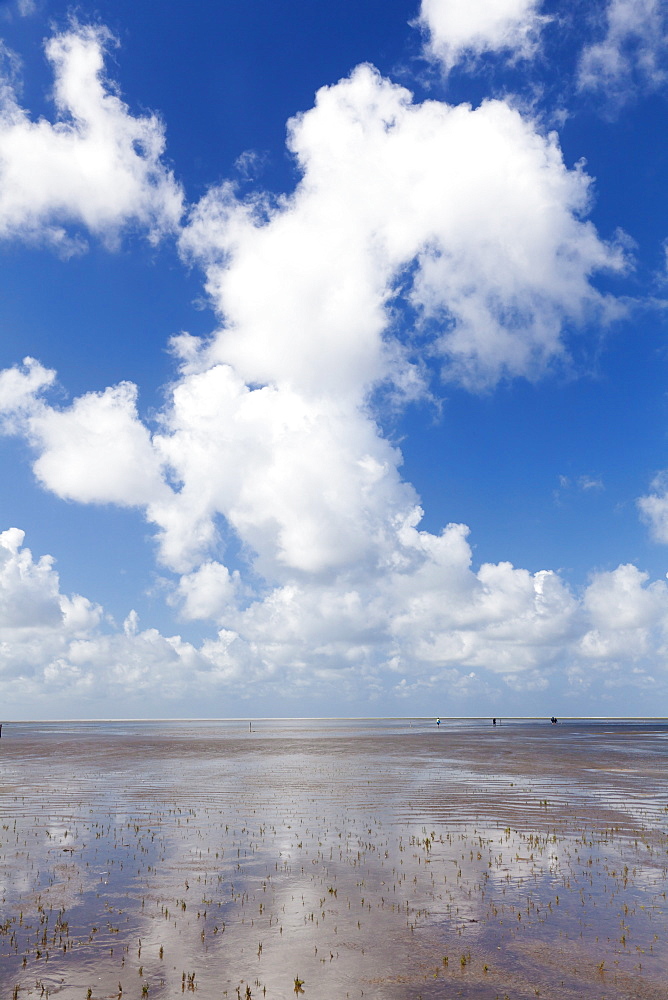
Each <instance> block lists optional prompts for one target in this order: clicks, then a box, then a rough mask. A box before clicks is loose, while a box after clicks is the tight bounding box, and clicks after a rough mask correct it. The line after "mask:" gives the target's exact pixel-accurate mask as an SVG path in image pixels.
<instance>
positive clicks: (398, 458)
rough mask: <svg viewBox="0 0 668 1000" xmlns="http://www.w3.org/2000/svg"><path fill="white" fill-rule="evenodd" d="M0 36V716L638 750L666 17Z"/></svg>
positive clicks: (652, 596)
mask: <svg viewBox="0 0 668 1000" xmlns="http://www.w3.org/2000/svg"><path fill="white" fill-rule="evenodd" d="M0 37H2V39H3V61H2V72H3V81H2V89H1V92H0V174H1V175H2V176H1V178H0V181H1V183H0V259H1V263H2V267H1V268H0V326H1V329H2V334H3V335H2V338H1V339H0V429H1V430H2V437H0V460H1V461H2V467H3V475H2V477H1V478H0V513H1V515H2V517H1V522H2V523H1V524H0V704H1V705H2V706H3V707H2V710H1V711H2V714H3V716H4V717H5V718H12V717H13V718H35V717H37V718H39V717H52V718H54V717H71V718H76V717H81V718H88V717H109V716H112V717H113V716H132V717H150V716H158V717H159V716H191V715H192V716H199V715H204V716H236V715H242V716H247V715H249V714H250V715H258V716H259V715H272V714H275V715H331V714H343V715H385V714H387V715H413V714H418V715H419V714H434V713H437V714H441V715H444V716H447V715H449V714H451V715H488V714H489V715H493V714H498V715H510V714H518V715H532V714H538V715H548V716H549V715H551V714H552V713H553V712H554V713H556V714H558V715H562V716H563V715H587V714H597V715H623V714H629V713H630V714H640V715H642V714H665V706H666V703H667V699H668V648H667V645H666V644H667V639H668V586H667V584H666V570H667V569H668V559H667V558H666V556H667V552H666V543H667V542H668V478H666V473H665V472H664V470H665V469H666V468H668V441H667V431H668V412H667V409H668V407H667V397H666V390H665V386H666V368H667V365H668V356H667V353H666V333H667V323H666V302H667V299H666V287H667V280H668V272H667V267H666V240H667V239H668V218H667V217H666V211H665V208H664V206H665V194H664V189H665V178H666V166H667V153H668V140H667V139H666V135H665V113H666V104H665V101H666V93H667V91H668V12H667V11H666V7H665V4H662V3H659V2H658V0H600V2H598V3H596V4H567V5H566V4H561V5H560V4H557V3H544V4H542V3H540V2H538V0H498V2H495V3H493V4H488V3H485V2H482V0H475V2H473V0H468V2H466V3H465V2H463V0H422V2H421V3H420V2H418V0H416V2H413V3H407V2H399V0H396V2H392V3H389V4H388V3H383V4H381V3H379V2H376V0H373V2H371V0H357V2H355V3H352V2H342V3H339V4H336V5H322V4H308V3H296V2H286V0H282V2H281V3H278V2H273V0H272V2H267V0H265V2H262V3H259V2H257V3H249V2H244V3H241V2H230V3H223V4H220V5H218V9H216V10H212V9H211V5H208V4H204V3H200V2H195V3H192V4H190V5H189V6H188V10H187V11H185V12H184V10H183V9H182V8H181V7H177V6H176V5H173V6H170V7H169V8H168V9H166V10H165V11H164V16H162V17H161V18H160V19H159V20H158V19H156V18H155V17H154V16H149V15H148V14H147V12H146V11H145V10H144V9H143V8H142V7H141V5H136V4H129V3H123V2H119V0H108V2H104V3H100V4H97V5H96V7H95V8H92V7H90V8H82V7H79V8H77V9H76V10H74V9H73V8H71V7H69V6H67V5H65V4H59V3H49V2H42V3H40V2H32V0H19V2H14V0H12V2H8V3H4V4H3V5H2V7H1V8H0ZM25 359H31V360H27V361H26V360H25Z"/></svg>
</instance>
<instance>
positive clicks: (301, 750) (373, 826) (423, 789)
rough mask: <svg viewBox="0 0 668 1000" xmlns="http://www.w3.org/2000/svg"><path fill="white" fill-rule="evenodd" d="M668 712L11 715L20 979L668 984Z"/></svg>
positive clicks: (77, 997) (8, 814)
mask: <svg viewBox="0 0 668 1000" xmlns="http://www.w3.org/2000/svg"><path fill="white" fill-rule="evenodd" d="M667 733H668V727H666V726H662V725H660V724H658V723H656V722H653V723H652V724H651V725H648V726H645V727H642V726H628V725H627V726H611V725H610V723H609V722H606V723H605V724H603V725H596V724H594V723H592V724H590V725H589V726H583V725H580V726H566V725H565V726H559V727H550V726H549V725H547V726H540V725H527V724H524V725H519V724H517V725H512V724H510V725H509V724H505V725H504V726H502V727H497V728H496V729H495V730H492V729H491V728H490V727H489V725H488V724H487V725H485V726H483V724H482V723H479V724H475V725H472V726H466V725H463V724H459V725H453V726H448V725H447V724H443V725H442V726H441V727H440V729H439V730H435V729H434V727H433V724H431V725H427V724H425V723H424V721H420V720H361V721H349V720H321V721H314V720H299V721H289V722H287V721H281V722H269V721H262V722H257V723H254V725H253V732H250V731H249V726H248V722H226V723H202V722H197V723H185V722H183V723H160V724H158V723H113V724H112V723H107V724H103V723H98V724H94V723H88V724H74V723H68V724H51V725H47V724H39V725H28V724H23V725H18V724H17V725H13V726H5V728H4V729H3V737H2V740H1V741H0V818H1V829H0V899H1V900H2V907H1V910H0V995H1V996H2V997H3V998H4V997H12V996H16V997H21V998H23V997H46V996H47V995H51V996H55V995H56V994H57V995H58V996H59V997H60V998H61V1000H84V998H86V997H87V996H90V997H91V998H93V1000H101V998H107V997H109V998H111V997H114V998H118V1000H124V998H132V1000H134V998H139V997H149V998H156V1000H167V998H174V997H175V996H177V995H179V994H183V995H184V996H185V994H189V993H197V994H198V995H199V996H200V997H201V998H202V1000H210V998H211V1000H213V998H215V1000H219V998H222V997H230V998H236V997H240V998H251V997H252V998H254V1000H257V998H260V997H262V998H264V997H268V998H270V1000H287V998H290V997H294V996H295V995H296V994H295V986H296V984H298V983H299V982H301V981H303V984H302V986H301V987H299V988H300V989H302V990H303V996H304V997H305V998H306V1000H307V998H308V997H309V996H311V997H313V998H316V997H317V998H322V997H336V998H342V1000H343V998H345V997H351V998H352V997H362V996H364V995H366V996H373V997H374V998H379V1000H405V998H406V1000H407V998H409V997H410V998H412V1000H413V998H418V997H423V998H425V1000H427V998H436V997H439V998H440V997H443V996H446V995H447V996H451V995H452V996H461V997H464V998H467V997H468V998H483V997H484V998H494V997H497V996H498V997H499V1000H501V998H503V997H504V996H508V997H512V998H513V1000H523V998H524V997H527V998H529V997H532V998H533V997H536V996H549V997H550V998H563V1000H571V998H573V1000H574V998H576V997H578V998H579V997H581V996H583V995H596V996H599V995H600V996H605V997H606V998H607V1000H615V998H620V1000H621V998H622V997H624V998H626V997H629V996H631V995H632V996H633V997H638V998H641V997H643V996H647V997H651V998H652V1000H664V998H668V989H667V988H666V986H665V985H664V984H665V983H666V982H667V981H668V943H667V941H666V933H665V932H666V895H665V893H666V888H665V886H666V868H667V862H666V859H667V858H668V854H667V849H668V837H667V836H666V833H665V830H666V825H667V824H666V818H667V817H668V797H667V793H668V786H667V784H666V780H665V774H666V770H665V764H666V754H667V753H668V746H667V744H666V739H665V737H666V734H667ZM639 751H641V752H639ZM89 991H90V992H89Z"/></svg>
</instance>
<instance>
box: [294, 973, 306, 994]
mask: <svg viewBox="0 0 668 1000" xmlns="http://www.w3.org/2000/svg"><path fill="white" fill-rule="evenodd" d="M303 986H304V980H303V979H300V978H299V976H295V993H303V992H304V989H303Z"/></svg>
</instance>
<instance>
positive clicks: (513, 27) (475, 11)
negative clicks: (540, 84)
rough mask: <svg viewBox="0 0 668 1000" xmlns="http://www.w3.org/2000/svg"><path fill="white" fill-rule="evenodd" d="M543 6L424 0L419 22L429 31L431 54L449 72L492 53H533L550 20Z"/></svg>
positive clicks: (525, 0) (519, 0)
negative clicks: (467, 61) (454, 67)
mask: <svg viewBox="0 0 668 1000" xmlns="http://www.w3.org/2000/svg"><path fill="white" fill-rule="evenodd" d="M541 6H542V4H541V0H422V3H421V5H420V16H419V22H418V23H419V24H420V25H421V27H422V28H423V30H424V31H425V33H426V34H427V50H426V51H427V54H428V55H429V56H430V57H431V58H432V59H435V60H437V61H439V62H440V63H441V64H442V66H443V68H444V70H445V71H446V72H449V71H450V70H451V69H452V67H453V66H455V65H456V64H457V63H459V62H461V61H463V60H470V59H472V58H473V59H475V58H476V57H479V56H481V55H483V54H485V53H488V52H502V53H505V54H506V55H507V56H509V57H510V58H514V59H517V58H522V59H528V58H530V57H531V56H533V55H534V54H535V52H536V50H537V48H538V46H539V43H540V32H541V28H542V26H543V24H544V23H545V21H546V20H547V19H546V17H545V16H541V15H540V14H539V11H540V8H541Z"/></svg>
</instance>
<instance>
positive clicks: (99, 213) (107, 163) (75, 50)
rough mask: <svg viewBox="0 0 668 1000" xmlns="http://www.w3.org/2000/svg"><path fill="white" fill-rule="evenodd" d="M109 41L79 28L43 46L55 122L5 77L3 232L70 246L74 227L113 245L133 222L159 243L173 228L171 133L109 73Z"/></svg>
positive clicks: (1, 104) (0, 156) (178, 205)
mask: <svg viewBox="0 0 668 1000" xmlns="http://www.w3.org/2000/svg"><path fill="white" fill-rule="evenodd" d="M111 42H112V37H111V35H110V34H109V32H107V31H106V30H105V29H103V28H93V27H85V26H79V25H74V26H73V27H72V28H71V29H70V30H69V31H65V32H63V33H61V34H57V35H54V36H53V37H52V38H51V39H50V40H49V41H48V42H47V43H46V55H47V58H48V60H49V62H50V63H51V65H52V67H53V72H54V88H53V97H54V102H55V108H56V118H55V120H54V121H53V122H50V121H47V120H46V119H44V118H40V119H38V120H33V119H32V118H31V117H30V115H29V112H28V111H26V110H25V109H23V108H22V107H21V106H20V105H19V103H18V99H17V97H16V93H15V90H14V87H13V85H12V80H11V79H10V78H8V77H5V78H4V79H2V80H0V236H2V237H4V238H8V237H14V238H17V237H18V238H21V239H26V240H33V241H34V240H37V241H45V242H48V243H51V244H53V245H55V246H58V247H61V248H62V249H63V250H64V251H65V252H72V251H73V250H76V249H78V248H79V247H80V246H81V236H80V235H77V234H76V233H72V232H71V227H72V225H75V226H80V227H81V226H83V227H85V228H86V229H87V230H89V231H90V232H92V233H94V234H96V235H98V236H100V237H102V238H103V239H105V240H107V241H109V242H113V241H114V240H115V239H117V237H118V233H119V231H120V230H121V229H122V227H124V226H126V225H127V224H129V223H134V224H136V225H139V226H141V227H142V228H146V229H147V230H148V231H149V234H150V236H151V238H152V239H154V240H156V239H158V238H159V236H160V235H161V234H162V233H163V232H165V231H168V230H173V229H174V228H175V227H176V225H177V223H178V220H179V217H180V215H181V211H182V193H181V189H180V187H179V185H178V184H177V183H176V181H175V180H174V177H173V175H172V173H171V171H170V170H168V169H167V168H166V166H165V165H164V163H163V162H162V160H161V156H162V153H163V151H164V145H165V140H164V130H163V127H162V124H161V122H160V121H159V119H158V118H156V117H155V116H154V115H144V116H142V117H135V116H133V115H132V114H131V113H130V111H129V109H128V107H127V105H126V104H124V103H123V101H122V100H121V99H120V97H119V96H118V95H117V93H116V92H115V87H114V85H113V84H112V83H111V82H110V81H109V80H108V79H107V77H106V76H105V73H104V50H105V47H106V46H107V45H109V44H111Z"/></svg>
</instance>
